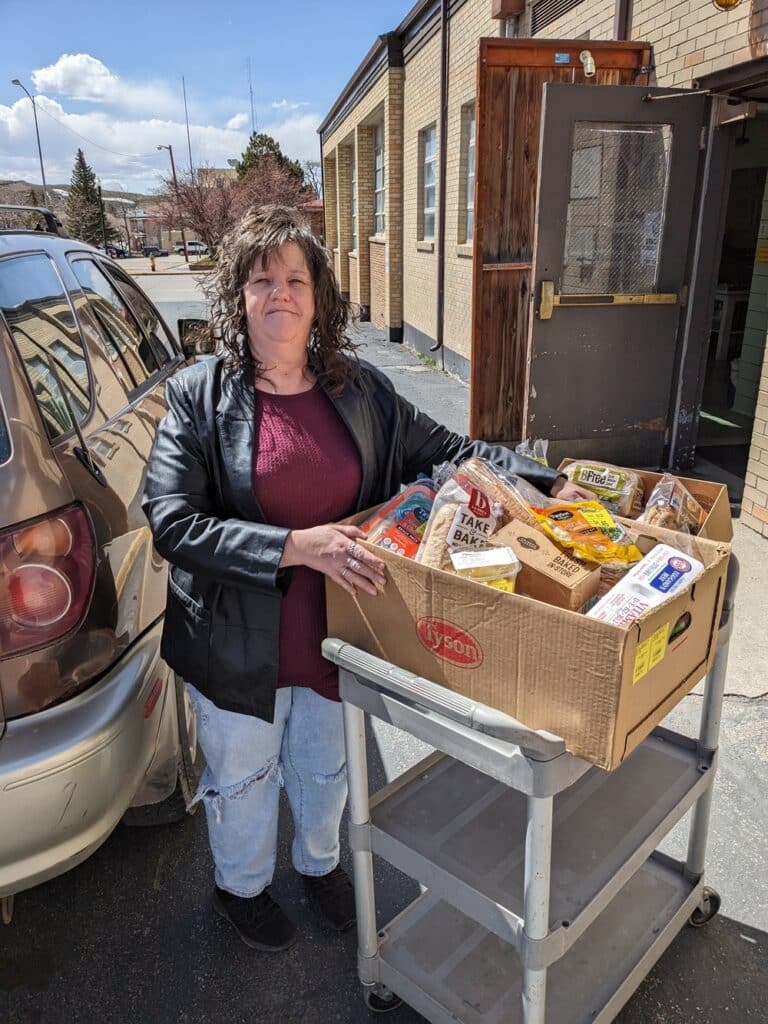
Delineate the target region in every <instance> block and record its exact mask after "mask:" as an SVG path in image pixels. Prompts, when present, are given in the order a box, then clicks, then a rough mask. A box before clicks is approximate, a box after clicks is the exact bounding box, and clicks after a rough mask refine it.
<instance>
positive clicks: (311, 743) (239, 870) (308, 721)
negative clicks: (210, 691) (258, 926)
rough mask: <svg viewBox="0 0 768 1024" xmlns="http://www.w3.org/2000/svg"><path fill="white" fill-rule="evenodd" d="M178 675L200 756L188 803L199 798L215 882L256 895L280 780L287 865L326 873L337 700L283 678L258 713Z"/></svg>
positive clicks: (339, 760) (272, 843) (267, 867)
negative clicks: (227, 703)
mask: <svg viewBox="0 0 768 1024" xmlns="http://www.w3.org/2000/svg"><path fill="white" fill-rule="evenodd" d="M187 685H188V686H189V694H190V697H191V699H192V703H193V705H194V708H195V714H196V715H197V730H198V739H199V742H200V746H201V747H202V750H203V753H204V754H205V757H206V760H207V761H208V767H207V768H206V770H205V772H204V773H203V777H202V779H201V780H200V786H199V788H198V791H197V794H196V796H195V798H194V800H193V801H192V804H195V803H197V802H198V801H199V800H202V801H203V805H204V806H205V814H206V818H207V821H208V839H209V842H210V845H211V852H212V854H213V859H214V863H215V865H216V875H215V878H216V884H217V885H218V886H219V888H220V889H226V890H227V891H228V892H231V893H234V894H235V895H236V896H256V895H258V894H259V893H260V892H261V891H262V890H263V889H264V888H265V887H266V886H268V885H269V884H270V882H271V881H272V875H273V872H274V870H275V856H276V852H277V814H278V806H279V798H280V786H281V785H284V786H285V791H286V794H287V796H288V802H289V804H290V807H291V813H292V814H293V822H294V830H295V835H294V840H293V847H292V850H291V853H292V858H293V866H294V867H295V868H296V870H297V871H298V872H300V873H301V874H302V875H327V874H328V872H329V871H332V870H333V869H334V868H335V867H336V865H337V864H338V862H339V825H340V823H341V815H342V812H343V810H344V804H345V802H346V799H347V771H346V761H345V752H344V726H343V720H342V713H341V704H339V703H337V702H336V701H331V700H326V699H325V697H321V696H319V694H317V693H315V692H314V690H310V689H308V688H306V687H300V686H295V687H286V688H284V689H280V690H278V691H277V694H276V701H275V718H274V722H264V721H262V720H261V719H260V718H254V717H252V716H251V715H239V714H236V713H235V712H233V711H222V710H221V709H220V708H217V707H216V705H215V704H212V703H211V701H209V700H208V699H207V698H206V697H204V696H203V695H202V694H201V693H199V692H198V691H197V690H196V689H195V688H194V687H193V686H190V685H189V684H187Z"/></svg>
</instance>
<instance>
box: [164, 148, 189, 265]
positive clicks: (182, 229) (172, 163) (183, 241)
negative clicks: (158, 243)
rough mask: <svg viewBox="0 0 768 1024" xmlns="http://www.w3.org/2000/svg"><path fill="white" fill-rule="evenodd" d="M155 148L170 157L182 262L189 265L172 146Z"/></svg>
mask: <svg viewBox="0 0 768 1024" xmlns="http://www.w3.org/2000/svg"><path fill="white" fill-rule="evenodd" d="M157 148H158V149H167V150H168V152H169V153H170V156H171V175H172V177H173V191H174V194H175V196H176V214H177V216H178V218H179V222H180V225H181V244H182V245H183V246H184V262H185V263H189V254H188V253H187V236H186V235H185V234H184V221H183V220H182V218H181V214H180V212H179V182H178V180H177V178H176V164H175V163H174V160H173V146H171V145H168V146H158V147H157Z"/></svg>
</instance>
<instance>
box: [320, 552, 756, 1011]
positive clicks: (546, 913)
mask: <svg viewBox="0 0 768 1024" xmlns="http://www.w3.org/2000/svg"><path fill="white" fill-rule="evenodd" d="M737 575H738V568H737V564H736V561H735V559H732V561H731V566H730V568H729V572H728V587H727V596H726V601H725V607H724V610H723V617H722V619H721V624H720V636H719V643H718V651H717V655H716V659H715V663H714V667H713V669H712V671H711V672H710V673H709V675H708V677H707V681H706V688H705V694H704V699H703V702H702V713H701V726H700V731H699V737H698V740H696V739H688V738H687V737H685V736H681V735H679V734H677V733H674V732H671V731H670V730H668V729H665V728H661V727H660V728H657V729H656V730H654V732H653V733H652V734H651V735H650V736H649V737H648V738H647V739H646V740H645V741H644V742H643V743H642V744H641V745H640V746H639V747H638V748H637V750H636V751H635V752H634V753H633V754H632V755H631V756H630V757H629V758H628V759H627V760H626V761H625V762H624V763H623V764H621V765H620V766H619V767H618V768H617V769H616V770H615V771H613V772H605V771H602V770H601V769H599V768H595V767H594V766H592V765H590V764H588V763H587V762H585V761H583V760H581V759H579V758H577V757H573V756H572V755H571V754H569V753H568V752H567V751H566V749H565V744H564V742H563V741H562V740H561V739H559V738H558V737H556V736H552V735H550V734H547V733H543V732H536V731H533V730H531V729H528V728H526V727H525V726H524V725H521V724H520V723H519V722H517V721H515V720H514V719H512V718H510V717H508V716H507V715H504V714H502V713H500V712H498V711H495V710H494V709H493V708H489V707H485V706H483V705H479V704H476V703H474V702H472V701H470V700H467V699H466V698H464V697H461V696H459V695H457V694H454V693H452V692H450V691H449V690H446V689H445V688H444V687H441V686H437V685H435V684H434V683H431V682H429V681H427V680H424V679H420V678H418V677H417V676H414V675H412V674H411V673H409V672H405V671H403V670H401V669H399V668H397V667H395V666H393V665H391V664H390V663H389V662H386V661H382V660H381V659H379V658H375V657H373V656H371V655H369V654H366V653H364V652H363V651H360V650H358V649H357V648H355V647H352V646H350V645H348V644H345V643H343V642H342V641H339V640H333V639H329V640H326V641H325V642H324V644H323V651H324V653H325V655H326V657H328V658H330V659H331V660H332V661H334V662H336V664H337V665H338V666H339V668H340V681H341V695H342V698H343V701H344V724H345V729H346V744H347V766H348V774H349V798H350V841H351V846H352V851H353V853H352V856H353V863H354V875H355V896H356V901H357V928H358V970H359V974H360V980H361V981H362V983H363V986H364V987H365V988H364V992H365V1001H366V1003H367V1005H368V1006H369V1008H370V1009H372V1010H377V1011H385V1010H387V1009H389V1008H391V1007H393V1006H394V1005H397V1004H398V1003H399V1002H400V1000H401V999H402V1000H404V1001H405V1002H407V1003H408V1004H410V1005H411V1006H412V1007H413V1008H414V1009H416V1010H418V1011H419V1013H421V1014H423V1015H424V1017H426V1018H427V1020H429V1021H431V1022H432V1024H457V1022H461V1024H481V1022H482V1024H516V1022H524V1024H545V1022H546V1024H587V1022H589V1024H598V1022H600V1024H604V1022H608V1021H611V1020H613V1018H614V1017H615V1015H616V1014H617V1013H618V1011H619V1010H620V1009H621V1007H622V1006H623V1005H624V1003H625V1002H626V1001H627V999H628V998H629V997H630V996H631V995H632V993H633V992H634V991H635V989H636V988H637V987H638V985H639V984H640V983H641V981H642V980H643V978H645V976H646V975H647V973H648V971H649V970H650V969H651V967H652V966H653V964H654V963H655V962H656V960H657V959H658V958H659V956H660V955H661V954H662V953H663V951H664V950H665V949H666V947H667V946H668V945H669V944H670V942H671V941H672V939H673V938H674V937H675V936H676V935H677V933H678V932H679V930H680V929H681V927H682V926H683V925H684V924H685V923H686V922H690V923H691V924H693V925H702V924H704V923H705V922H706V921H708V920H709V919H710V918H711V917H712V916H713V915H714V914H715V913H716V912H717V910H718V907H719V905H720V899H719V897H718V896H717V894H716V893H715V892H714V891H713V890H711V889H709V888H707V887H706V886H705V885H704V881H703V874H704V855H705V850H706V842H707V831H708V826H709V814H710V806H711V800H712V782H713V780H714V776H715V769H716V766H717V745H718V734H719V731H720V711H721V705H722V697H723V687H724V682H725V670H726V663H727V658H728V640H729V636H730V631H731V621H732V613H733V597H734V594H735V589H736V581H737ZM366 713H367V714H370V715H375V716H376V717H377V718H381V719H383V720H384V721H386V722H390V723H391V724H392V725H395V726H397V727H398V728H400V729H404V730H406V731H407V732H409V733H410V734H411V735H413V736H416V737H418V738H419V739H421V740H423V741H425V742H426V743H428V744H430V745H431V746H433V747H435V748H436V749H437V751H441V753H434V754H432V755H430V756H429V757H427V758H426V759H425V760H424V761H422V762H421V763H420V764H417V765H416V766H415V767H414V768H412V769H411V770H410V771H407V772H405V773H404V774H403V775H401V776H400V777H399V778H397V779H395V781H394V782H392V783H390V784H389V785H388V786H386V787H385V788H384V789H383V790H381V791H380V792H379V793H377V794H375V795H374V796H371V795H370V794H369V791H368V771H367V762H366V747H365V728H364V727H365V714H366ZM694 805H695V807H694V812H693V815H692V818H691V825H690V833H689V842H688V855H687V858H686V861H685V863H682V862H680V861H676V860H673V859H672V858H670V857H667V856H665V855H664V854H662V853H660V852H658V851H657V850H656V847H657V845H658V843H659V841H660V840H661V839H662V837H663V836H665V835H666V833H668V832H669V830H670V829H671V828H672V827H673V826H674V825H675V824H676V822H678V821H679V820H680V818H682V816H683V815H684V814H685V812H686V811H688V810H689V809H690V808H691V807H692V806H694ZM374 853H375V854H378V855H379V856H380V857H383V858H384V859H385V860H387V861H389V862H390V863H391V864H393V865H394V866H395V867H397V868H399V869H400V870H401V871H403V872H405V873H406V874H408V875H410V876H411V877H413V878H415V879H417V880H418V881H419V882H420V883H421V885H422V887H423V889H424V890H425V891H423V892H422V894H421V895H420V896H419V897H418V898H417V899H416V900H415V901H414V902H413V903H411V904H410V906H408V907H407V908H406V909H405V910H404V911H402V913H400V914H399V915H398V916H397V917H396V918H395V919H394V920H393V921H391V922H390V923H389V924H388V925H386V926H385V927H384V929H383V930H381V931H378V930H377V927H376V905H375V894H374V884H373V861H372V855H373V854H374Z"/></svg>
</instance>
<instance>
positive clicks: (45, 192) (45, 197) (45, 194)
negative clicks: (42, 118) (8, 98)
mask: <svg viewBox="0 0 768 1024" xmlns="http://www.w3.org/2000/svg"><path fill="white" fill-rule="evenodd" d="M11 85H18V87H19V88H20V89H23V90H24V92H25V93H26V94H27V96H28V97H29V100H30V102H31V103H32V114H33V116H34V118H35V136H36V137H37V155H38V156H39V157H40V177H41V178H42V179H43V202H44V203H45V205H46V207H47V208H48V209H50V203H49V202H48V189H47V188H46V185H45V168H44V167H43V149H42V146H41V145H40V129H39V127H38V124H37V106H36V105H35V97H34V96H33V95H32V93H31V92H30V91H29V89H27V88H26V86H24V85H22V84H21V82H20V81H19V80H18V78H14V79H12V80H11Z"/></svg>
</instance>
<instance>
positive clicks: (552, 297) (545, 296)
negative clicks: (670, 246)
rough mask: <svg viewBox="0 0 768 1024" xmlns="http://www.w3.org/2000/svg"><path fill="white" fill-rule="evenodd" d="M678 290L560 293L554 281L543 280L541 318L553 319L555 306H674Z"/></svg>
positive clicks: (540, 305)
mask: <svg viewBox="0 0 768 1024" xmlns="http://www.w3.org/2000/svg"><path fill="white" fill-rule="evenodd" d="M677 300H678V295H677V292H637V293H630V292H606V293H595V294H585V295H579V294H577V295H566V294H562V295H558V294H556V293H555V283H554V281H542V282H541V302H540V304H539V320H551V319H552V312H553V310H554V308H555V306H674V304H675V303H676V302H677Z"/></svg>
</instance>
